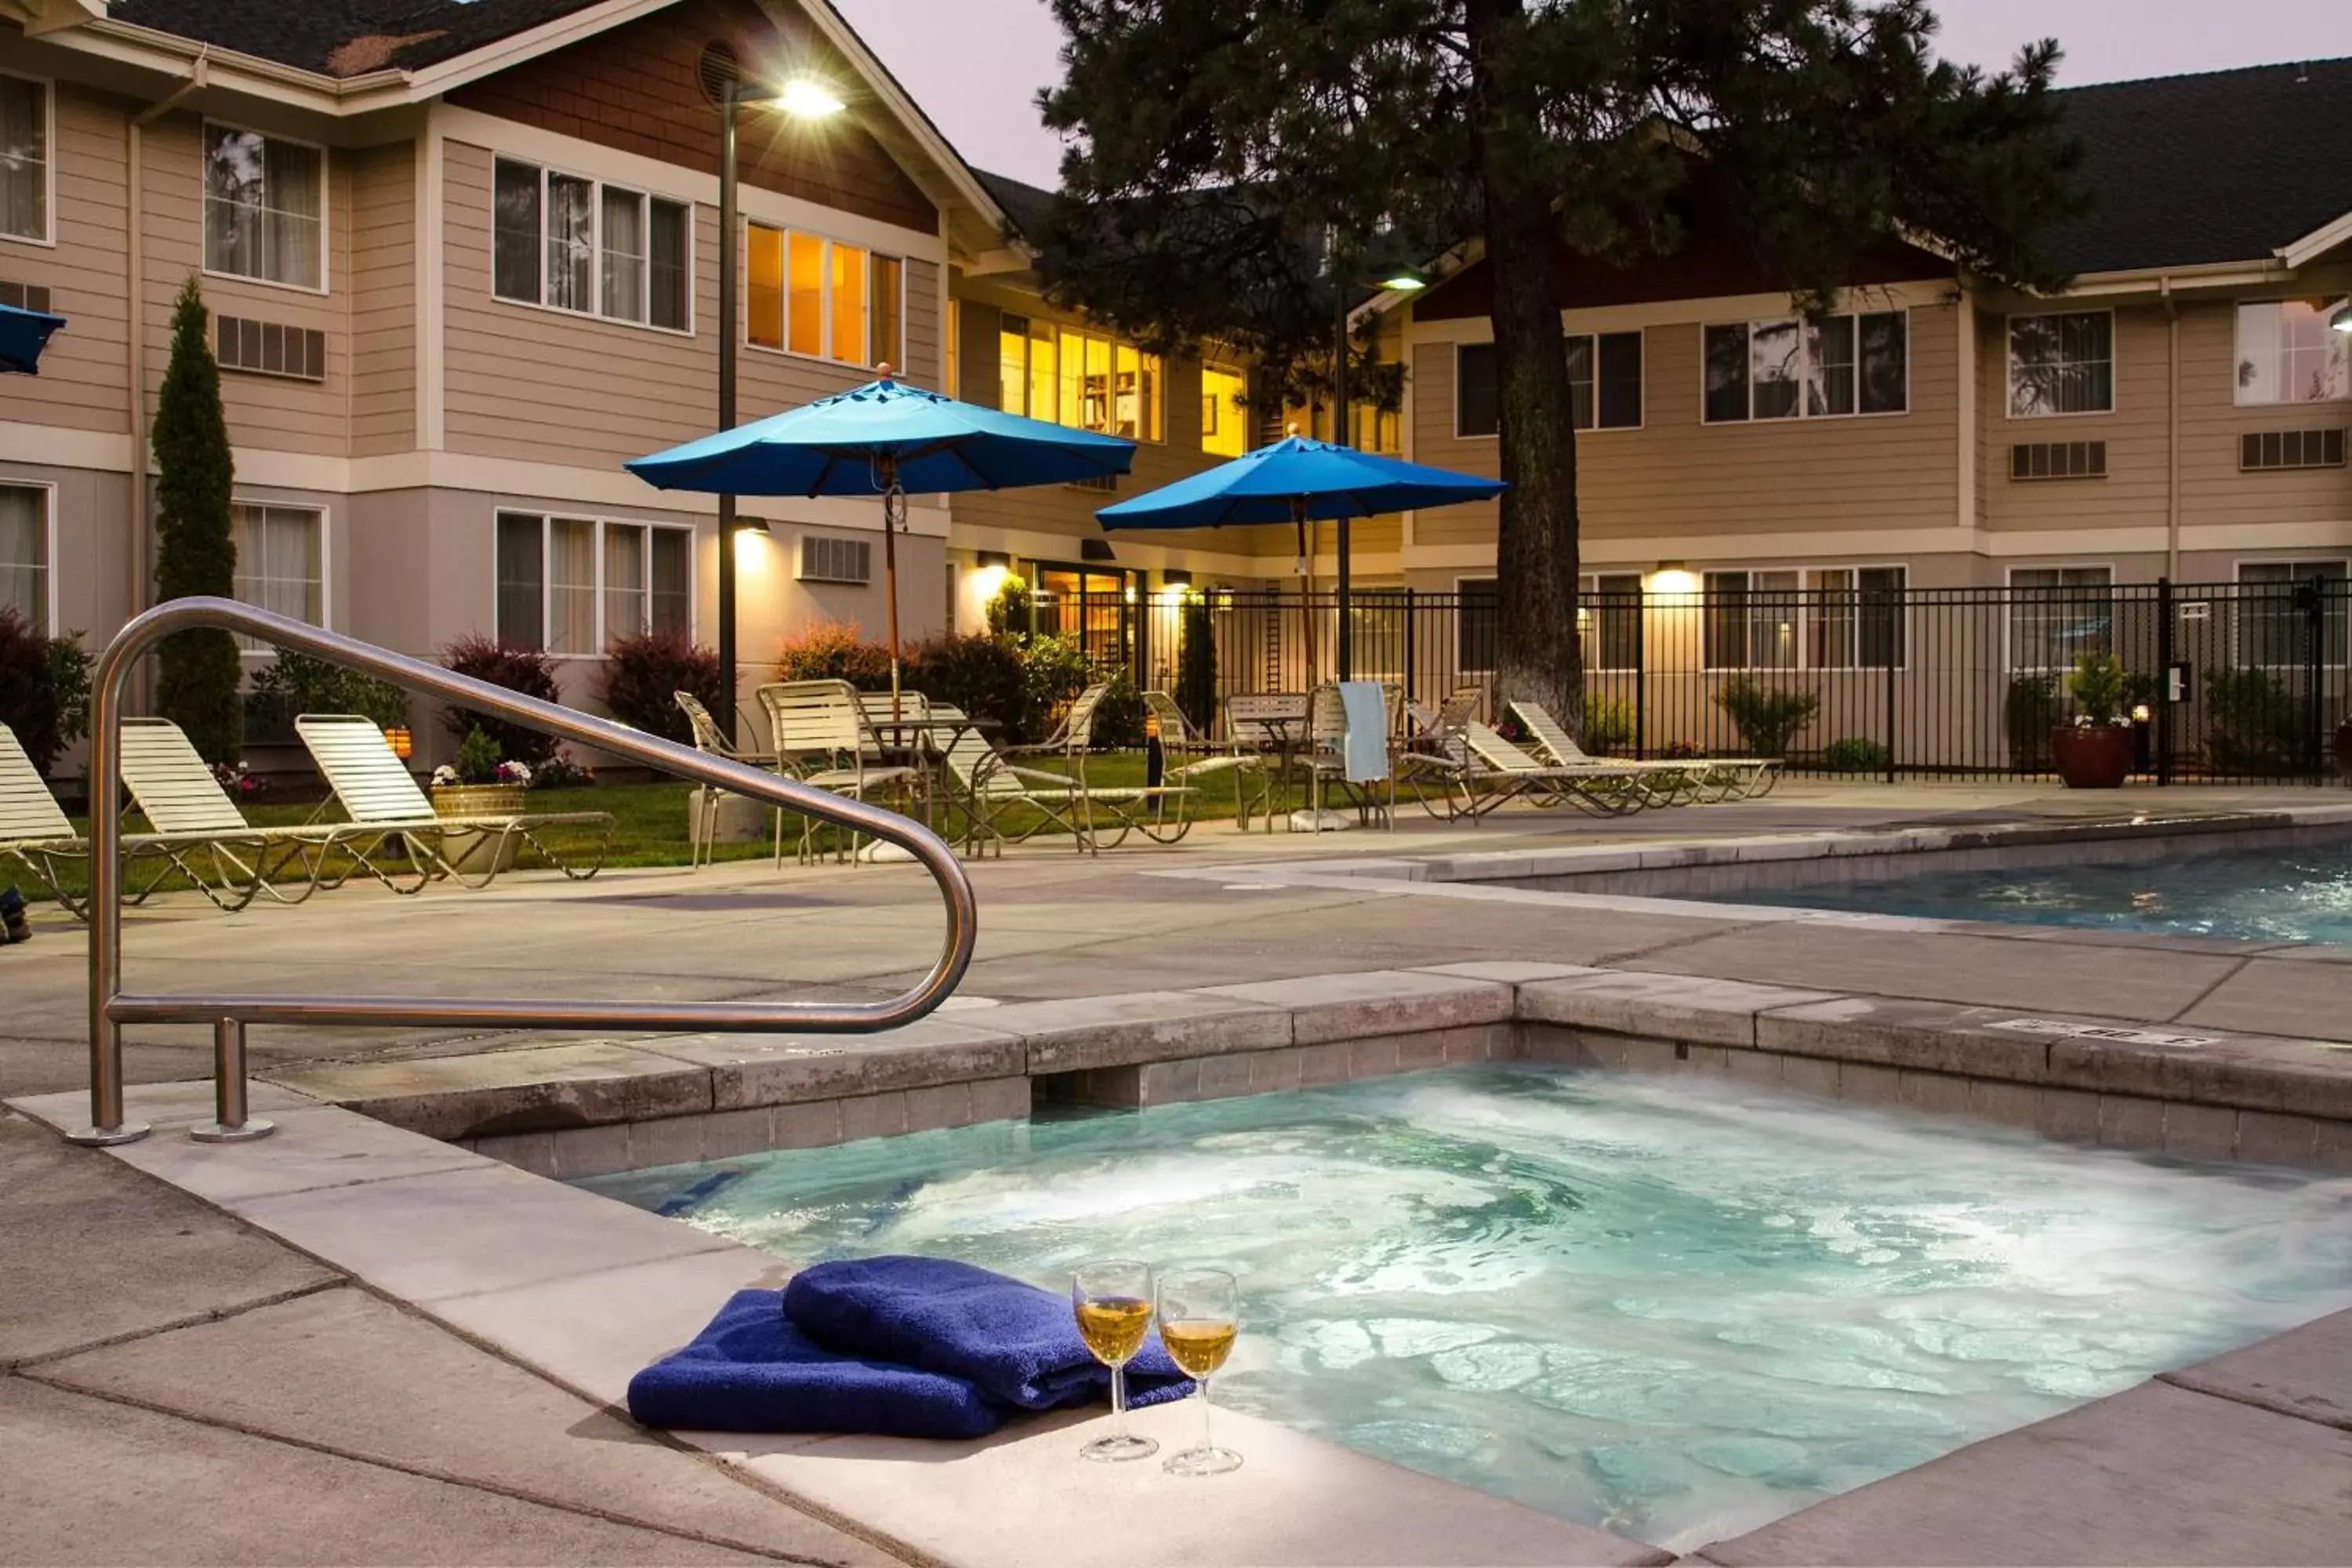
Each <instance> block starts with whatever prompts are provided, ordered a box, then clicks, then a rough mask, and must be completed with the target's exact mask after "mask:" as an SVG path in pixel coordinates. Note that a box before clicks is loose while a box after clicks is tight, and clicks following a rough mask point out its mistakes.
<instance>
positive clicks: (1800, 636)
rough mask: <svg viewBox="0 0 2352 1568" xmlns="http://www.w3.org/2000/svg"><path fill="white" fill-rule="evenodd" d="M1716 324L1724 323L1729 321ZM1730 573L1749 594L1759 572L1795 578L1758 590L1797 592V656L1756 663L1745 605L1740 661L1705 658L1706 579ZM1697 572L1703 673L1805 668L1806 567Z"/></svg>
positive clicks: (1710, 612)
mask: <svg viewBox="0 0 2352 1568" xmlns="http://www.w3.org/2000/svg"><path fill="white" fill-rule="evenodd" d="M1718 324H1726V325H1727V324H1728V323H1718ZM1765 423H1767V424H1771V423H1774V421H1771V420H1767V421H1765ZM1733 573H1738V574H1739V575H1740V576H1742V577H1745V578H1747V579H1748V583H1747V587H1746V590H1745V591H1746V592H1747V593H1748V595H1751V596H1752V595H1755V594H1757V593H1758V592H1759V589H1758V588H1757V586H1756V579H1757V578H1758V577H1759V576H1762V575H1765V574H1780V573H1787V574H1790V576H1793V577H1795V578H1796V580H1797V585H1796V586H1795V587H1794V588H1766V589H1763V590H1760V591H1761V592H1763V593H1767V594H1795V595H1797V605H1796V612H1795V615H1794V616H1793V617H1792V618H1791V619H1790V623H1789V636H1790V641H1791V642H1792V644H1793V645H1794V647H1795V650H1796V658H1793V659H1792V660H1790V662H1789V663H1787V664H1758V663H1757V662H1756V630H1755V619H1754V607H1753V605H1749V606H1748V607H1747V608H1746V609H1745V610H1744V611H1743V613H1742V615H1741V616H1740V622H1739V627H1740V630H1739V653H1740V660H1741V662H1739V663H1738V664H1716V663H1714V662H1712V661H1711V660H1710V659H1709V658H1708V657H1707V655H1708V648H1707V631H1708V628H1709V626H1711V625H1712V624H1713V616H1714V609H1715V606H1714V605H1713V603H1712V602H1711V598H1710V595H1712V594H1713V592H1714V590H1713V589H1712V588H1711V587H1710V586H1709V585H1708V582H1707V580H1708V579H1709V578H1711V577H1727V576H1730V575H1731V574H1733ZM1696 576H1697V578H1698V590H1699V591H1698V610H1699V617H1698V622H1699V624H1698V668H1699V673H1700V674H1701V675H1702V676H1709V675H1754V674H1757V673H1758V672H1759V671H1761V672H1765V673H1770V674H1780V673H1785V672H1788V671H1791V670H1801V669H1803V668H1805V641H1806V638H1805V601H1804V595H1805V569H1804V568H1803V567H1801V566H1701V567H1699V568H1698V569H1697V571H1696Z"/></svg>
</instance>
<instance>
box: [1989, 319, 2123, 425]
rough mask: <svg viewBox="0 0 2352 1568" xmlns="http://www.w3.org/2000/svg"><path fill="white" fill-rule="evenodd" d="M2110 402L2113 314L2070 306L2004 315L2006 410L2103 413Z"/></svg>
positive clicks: (2029, 414) (2026, 414)
mask: <svg viewBox="0 0 2352 1568" xmlns="http://www.w3.org/2000/svg"><path fill="white" fill-rule="evenodd" d="M2115 406H2116V319H2115V317H2114V316H2112V315H2110V314H2109V313H2108V312H2106V311H2105V310H2076V311H2069V312H2065V313H2063V314H2053V315H2046V316H2011V318H2010V319H2009V412H2010V416H2011V418H2013V419H2033V418H2039V417H2041V416H2044V415H2051V414H2108V413H2112V412H2114V410H2115Z"/></svg>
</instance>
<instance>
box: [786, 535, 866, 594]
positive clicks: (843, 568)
mask: <svg viewBox="0 0 2352 1568" xmlns="http://www.w3.org/2000/svg"><path fill="white" fill-rule="evenodd" d="M796 575H798V577H799V578H800V580H801V581H802V582H803V583H871V582H872V581H874V542H873V541H871V540H867V539H845V538H843V537H842V536H841V535H839V534H832V533H803V534H802V535H801V564H800V571H799V572H798V574H796Z"/></svg>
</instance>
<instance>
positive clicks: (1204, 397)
mask: <svg viewBox="0 0 2352 1568" xmlns="http://www.w3.org/2000/svg"><path fill="white" fill-rule="evenodd" d="M1200 365H1201V402H1202V404H1203V405H1205V404H1206V403H1207V402H1208V401H1209V391H1208V387H1209V373H1210V372H1211V371H1214V372H1216V373H1217V374H1219V375H1225V376H1231V377H1232V378H1233V379H1234V380H1235V381H1238V382H1240V383H1241V384H1242V395H1243V396H1244V397H1246V396H1248V395H1249V371H1248V370H1247V368H1246V367H1244V366H1242V365H1238V364H1235V363H1233V362H1232V361H1230V360H1221V359H1207V358H1203V359H1202V361H1201V362H1200ZM1160 374H1161V376H1162V378H1163V379H1164V378H1165V377H1166V374H1167V372H1166V371H1165V370H1162V371H1161V373H1160ZM1225 416H1230V417H1232V418H1234V419H1238V420H1240V421H1241V425H1242V444H1241V451H1239V452H1220V451H1217V450H1215V449H1213V448H1212V447H1210V446H1209V444H1208V441H1209V428H1208V425H1207V422H1206V421H1203V422H1202V426H1201V428H1200V430H1199V431H1198V432H1197V435H1198V437H1199V439H1198V440H1197V441H1196V442H1195V443H1194V445H1195V446H1197V447H1199V448H1200V451H1201V454H1202V456H1203V457H1209V458H1219V459H1221V460H1228V461H1229V460H1231V459H1232V458H1236V457H1240V456H1242V455H1243V453H1246V452H1247V451H1248V450H1249V449H1250V411H1249V409H1248V408H1247V407H1246V406H1244V405H1234V407H1232V408H1229V409H1224V410H1222V411H1221V414H1220V417H1225ZM1160 425H1161V428H1162V429H1165V428H1166V426H1167V419H1166V416H1164V415H1163V416H1161V420H1160ZM1401 433H1402V431H1400V434H1401Z"/></svg>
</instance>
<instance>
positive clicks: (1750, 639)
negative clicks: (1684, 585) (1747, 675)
mask: <svg viewBox="0 0 2352 1568" xmlns="http://www.w3.org/2000/svg"><path fill="white" fill-rule="evenodd" d="M1801 584H1802V577H1801V574H1798V573H1796V572H1710V573H1708V574H1706V625H1705V627H1704V634H1703V635H1704V640H1705V644H1706V668H1709V669H1794V668H1797V664H1798V651H1799V649H1800V647H1801V646H1802V645H1801V640H1800V637H1799V629H1800V622H1801V617H1802V614H1803V606H1802V604H1801V599H1802V594H1801Z"/></svg>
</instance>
